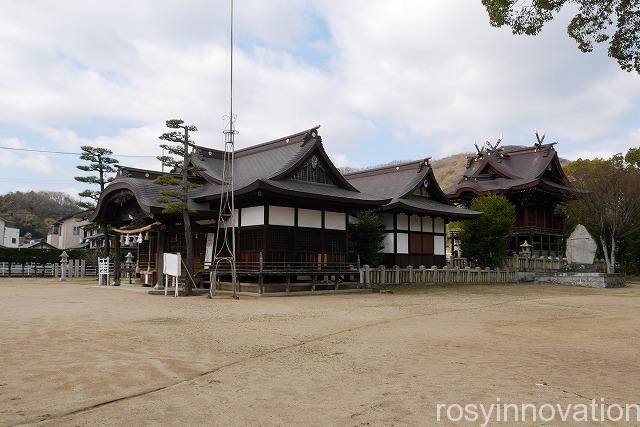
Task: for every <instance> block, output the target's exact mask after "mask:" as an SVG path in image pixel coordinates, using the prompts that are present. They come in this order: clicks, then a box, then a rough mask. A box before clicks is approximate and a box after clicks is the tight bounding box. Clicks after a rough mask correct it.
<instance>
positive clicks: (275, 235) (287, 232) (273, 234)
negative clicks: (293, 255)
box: [268, 227, 293, 252]
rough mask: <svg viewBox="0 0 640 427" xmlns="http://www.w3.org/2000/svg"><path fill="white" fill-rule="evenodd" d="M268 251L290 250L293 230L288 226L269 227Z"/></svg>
mask: <svg viewBox="0 0 640 427" xmlns="http://www.w3.org/2000/svg"><path fill="white" fill-rule="evenodd" d="M268 239H269V245H268V249H269V250H270V251H284V252H287V251H290V250H291V247H292V246H293V230H291V229H290V228H288V227H282V228H279V227H269V237H268Z"/></svg>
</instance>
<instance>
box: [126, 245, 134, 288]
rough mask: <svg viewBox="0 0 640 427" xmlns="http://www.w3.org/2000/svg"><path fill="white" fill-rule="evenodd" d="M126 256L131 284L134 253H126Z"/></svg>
mask: <svg viewBox="0 0 640 427" xmlns="http://www.w3.org/2000/svg"><path fill="white" fill-rule="evenodd" d="M125 258H126V261H125V266H126V268H127V271H128V273H127V274H128V275H129V284H131V270H132V269H133V254H132V253H131V252H129V253H128V254H127V255H125Z"/></svg>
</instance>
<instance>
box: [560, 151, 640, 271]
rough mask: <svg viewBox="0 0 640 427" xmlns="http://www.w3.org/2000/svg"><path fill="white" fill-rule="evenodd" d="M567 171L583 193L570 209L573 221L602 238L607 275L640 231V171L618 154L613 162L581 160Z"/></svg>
mask: <svg viewBox="0 0 640 427" xmlns="http://www.w3.org/2000/svg"><path fill="white" fill-rule="evenodd" d="M630 152H631V150H630ZM628 154H629V153H627V155H628ZM628 157H629V156H628ZM630 158H633V154H632V156H630ZM566 171H567V175H568V176H569V178H570V179H571V181H572V183H573V185H574V186H575V187H577V188H579V189H581V190H582V194H581V197H580V199H579V200H577V201H575V202H573V203H570V204H569V205H568V206H567V215H568V218H569V221H570V222H571V223H573V224H575V223H581V224H583V225H584V226H585V227H587V229H588V230H589V231H590V232H591V233H592V234H593V235H595V236H597V237H598V239H599V240H600V245H601V248H602V252H603V254H604V259H605V261H606V263H607V272H609V273H613V272H615V268H616V263H617V254H618V252H619V250H618V249H619V246H620V245H622V246H623V248H624V247H626V248H627V249H629V246H628V244H629V242H632V241H633V238H634V236H635V235H636V233H638V232H640V169H638V168H636V167H635V166H634V165H631V164H629V163H625V159H624V157H623V156H622V154H616V155H615V156H613V157H611V158H609V159H593V160H589V159H586V160H583V159H578V160H576V161H574V162H572V163H571V164H570V165H569V166H568V167H567V168H566ZM625 243H626V244H625ZM625 258H626V256H625Z"/></svg>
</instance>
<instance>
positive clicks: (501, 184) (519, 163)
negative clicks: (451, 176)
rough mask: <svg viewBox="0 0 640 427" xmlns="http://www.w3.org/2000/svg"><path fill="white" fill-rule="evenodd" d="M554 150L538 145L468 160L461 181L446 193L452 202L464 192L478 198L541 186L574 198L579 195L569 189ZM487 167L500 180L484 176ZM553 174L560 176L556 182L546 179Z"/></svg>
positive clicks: (547, 145) (547, 146)
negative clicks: (484, 194) (549, 174)
mask: <svg viewBox="0 0 640 427" xmlns="http://www.w3.org/2000/svg"><path fill="white" fill-rule="evenodd" d="M553 146H554V144H546V145H536V146H533V147H527V148H519V149H516V150H506V151H502V150H501V151H498V152H495V151H494V152H492V153H487V154H484V155H483V156H482V157H475V158H469V160H468V161H469V164H468V167H467V169H466V171H465V173H464V176H463V177H462V179H460V181H459V182H458V183H456V184H454V185H452V186H450V187H449V188H447V189H445V193H446V194H447V196H448V197H449V198H451V199H455V198H458V197H460V195H461V194H462V193H464V192H471V193H474V194H478V195H479V194H483V193H488V192H506V191H511V190H516V189H525V188H532V187H536V186H542V187H545V188H546V189H551V191H555V192H559V193H563V194H573V193H575V192H576V191H575V189H573V188H571V186H570V185H569V180H568V179H567V177H566V175H565V174H564V171H563V170H562V166H561V164H560V159H559V157H558V153H557V152H556V150H555V149H554V147H553ZM487 165H491V166H492V167H494V168H495V170H496V171H497V172H498V173H499V175H500V176H491V177H488V176H486V175H483V174H482V171H483V170H484V169H485V167H486V166H487ZM550 170H551V171H553V172H555V173H556V174H557V175H556V176H557V177H558V180H557V181H553V180H549V179H547V178H548V177H547V178H545V174H546V173H547V172H548V171H550Z"/></svg>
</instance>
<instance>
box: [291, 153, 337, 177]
mask: <svg viewBox="0 0 640 427" xmlns="http://www.w3.org/2000/svg"><path fill="white" fill-rule="evenodd" d="M290 179H295V180H297V181H307V182H315V183H319V184H334V181H333V178H332V177H331V175H330V174H329V172H328V171H327V167H326V165H325V164H323V162H321V161H320V159H318V157H317V156H315V155H313V156H311V158H310V159H309V160H307V161H306V162H304V163H303V164H302V166H301V167H300V168H299V169H298V170H296V171H295V172H294V173H293V174H291V176H290Z"/></svg>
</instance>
